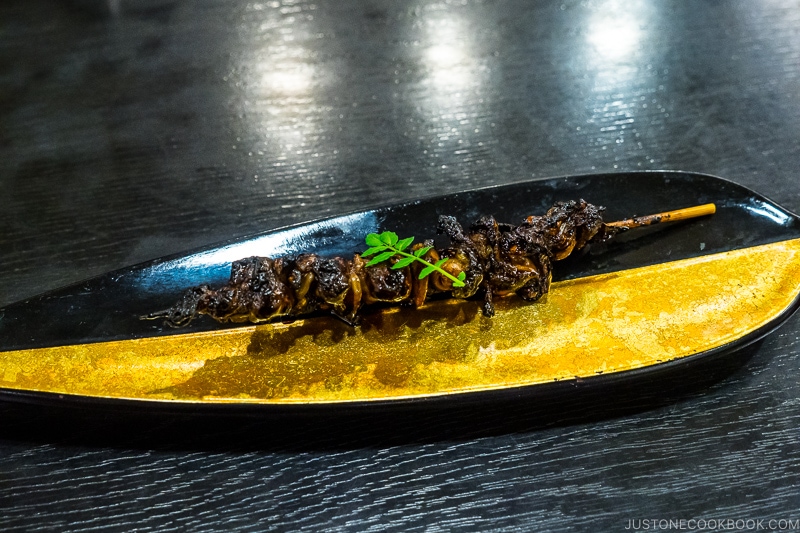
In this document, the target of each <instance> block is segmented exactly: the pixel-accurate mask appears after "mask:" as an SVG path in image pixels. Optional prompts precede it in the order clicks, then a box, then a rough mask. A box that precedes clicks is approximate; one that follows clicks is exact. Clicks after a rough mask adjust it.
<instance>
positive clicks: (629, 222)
mask: <svg viewBox="0 0 800 533" xmlns="http://www.w3.org/2000/svg"><path fill="white" fill-rule="evenodd" d="M716 212H717V206H716V205H715V204H703V205H695V206H692V207H685V208H683V209H673V210H672V211H664V212H663V213H656V214H653V215H645V216H642V217H633V218H626V219H625V220H617V221H616V222H607V223H606V224H605V225H606V226H607V227H611V228H620V229H622V228H625V229H631V228H638V227H641V226H651V225H653V224H658V223H659V222H675V221H678V220H686V219H689V218H697V217H702V216H706V215H713V214H714V213H716Z"/></svg>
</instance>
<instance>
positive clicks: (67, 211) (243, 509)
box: [0, 0, 800, 532]
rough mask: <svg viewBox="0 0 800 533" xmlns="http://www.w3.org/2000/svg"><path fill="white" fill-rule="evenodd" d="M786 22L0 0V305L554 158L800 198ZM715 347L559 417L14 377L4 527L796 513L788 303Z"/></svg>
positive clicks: (490, 182)
mask: <svg viewBox="0 0 800 533" xmlns="http://www.w3.org/2000/svg"><path fill="white" fill-rule="evenodd" d="M799 25H800V5H798V3H797V2H796V1H795V0H771V1H763V2H751V1H748V0H739V1H736V0H732V1H724V2H718V1H712V0H707V1H706V0H681V1H678V0H667V1H663V2H639V1H629V2H620V1H616V0H588V1H581V0H565V1H562V2H530V1H526V0H488V1H484V0H477V1H473V0H464V1H451V0H415V1H411V2H392V1H389V0H341V1H336V2H333V1H325V2H320V1H314V0H277V1H263V2H262V1H258V0H243V1H239V0H229V1H222V0H197V1H192V2H189V1H184V0H107V1H102V0H7V1H4V2H1V3H0V161H2V164H0V308H7V307H9V306H10V305H11V304H12V303H13V302H17V301H20V300H23V299H26V298H30V297H31V296H32V295H36V294H41V293H45V292H47V291H50V290H54V289H57V288H59V287H64V286H69V285H72V284H74V283H78V282H80V281H81V280H85V279H90V278H93V277H95V276H99V275H102V274H104V273H106V272H110V271H115V270H118V269H121V268H125V267H127V266H129V265H134V264H139V263H142V262H146V261H149V260H152V259H153V258H157V257H164V256H170V255H173V254H179V253H181V252H183V251H185V250H192V249H197V248H201V247H205V246H209V245H213V244H214V243H218V242H222V241H226V240H229V239H235V238H240V237H244V236H247V235H253V234H256V233H260V232H264V231H270V230H273V229H276V228H281V227H286V226H288V225H293V224H298V223H303V222H306V221H309V220H318V219H322V218H330V217H335V216H339V215H342V214H347V213H353V212H358V211H363V210H365V209H368V208H371V207H375V206H385V205H395V204H399V203H402V202H404V201H407V200H409V199H415V198H426V197H432V196H437V195H451V194H455V193H458V192H459V191H466V190H473V189H477V188H482V187H487V186H504V185H507V184H512V183H519V182H526V181H529V180H532V179H537V178H543V177H550V176H564V175H583V174H598V173H602V174H605V173H609V172H630V171H637V170H659V169H665V168H666V169H683V170H690V171H693V172H701V173H707V174H712V175H717V176H723V177H725V178H727V179H730V180H732V181H734V182H736V183H740V184H742V185H743V186H745V187H747V188H748V189H751V190H754V191H758V192H759V193H761V194H763V195H765V196H767V197H769V198H770V199H772V200H774V201H775V202H776V203H777V204H779V205H781V206H784V207H785V208H786V209H788V210H789V211H792V212H798V210H800V188H799V187H798V174H797V169H798V160H799V159H798V157H800V144H798V142H797V139H798V135H800V105H798V94H800V62H798V61H797V58H798V57H800V40H799V39H798V34H797V28H798V26H799ZM606 203H607V204H608V206H609V209H616V205H617V203H618V200H616V199H614V201H609V202H606ZM635 207H636V206H635ZM636 211H637V212H644V211H646V210H645V209H636ZM626 214H627V213H626ZM684 230H690V226H689V225H683V227H682V228H680V230H679V229H676V230H674V232H673V231H672V230H669V231H667V232H665V233H666V235H663V236H662V235H658V237H659V238H661V237H665V238H667V239H671V238H672V235H676V236H677V235H679V234H683V232H684ZM748 234H749V233H748ZM152 325H153V324H149V325H148V326H152ZM89 333H91V332H89ZM86 334H87V332H82V333H80V335H86ZM706 362H707V363H708V364H704V365H703V366H701V367H696V368H694V369H693V371H692V372H686V373H681V374H679V376H678V377H679V378H680V379H676V380H658V381H655V382H648V383H647V384H646V385H644V386H642V384H641V383H640V384H638V385H637V386H636V387H634V388H629V387H620V388H619V389H617V390H616V393H617V394H615V395H614V398H615V400H614V401H613V402H612V401H610V400H609V397H608V396H607V395H606V394H605V393H603V394H598V395H596V396H594V397H593V398H590V399H589V400H586V399H583V400H582V401H580V402H578V403H577V404H575V405H574V407H573V408H564V409H562V410H560V411H558V412H553V411H552V410H549V409H548V406H547V405H539V404H537V403H536V402H520V401H516V400H514V399H510V400H509V401H508V402H506V403H501V404H494V405H493V406H492V407H491V408H484V409H479V408H478V407H477V406H470V407H469V408H467V409H465V410H464V412H463V413H461V414H460V415H459V414H458V413H453V411H452V410H450V411H448V412H446V413H442V412H438V411H436V410H433V411H431V412H427V411H425V412H417V413H415V414H414V415H413V416H407V417H406V416H397V417H393V418H391V419H384V418H383V417H376V418H373V419H370V420H366V421H361V422H358V423H357V422H355V421H353V420H342V419H338V420H335V421H330V422H325V421H320V420H317V422H315V423H314V424H309V423H307V422H302V421H300V422H295V421H290V420H286V419H284V420H281V421H280V422H278V423H276V422H275V421H274V420H265V419H263V418H260V417H254V418H249V419H242V418H239V417H236V418H230V417H227V416H225V417H221V418H219V417H217V418H212V419H209V417H208V416H207V415H205V414H202V415H200V414H198V416H196V417H194V416H191V415H189V414H187V413H182V414H181V415H180V416H176V417H170V416H165V415H164V414H163V413H160V414H158V415H149V414H148V413H146V412H145V413H141V412H140V413H137V414H135V415H134V414H129V413H125V412H122V411H120V410H117V409H112V410H108V411H100V412H98V410H97V409H95V408H90V406H85V408H80V409H61V408H54V407H53V406H52V405H50V406H47V407H39V406H22V405H17V404H9V403H2V404H0V529H3V530H7V531H76V532H77V531H81V532H89V531H103V532H106V531H142V532H145V531H231V530H239V531H299V532H318V531H358V532H361V531H370V530H390V531H403V532H414V531H492V532H507V531H619V530H624V529H625V528H626V527H631V526H636V525H639V526H640V527H641V526H642V522H640V521H639V520H644V519H648V520H653V519H676V520H680V519H686V520H691V519H705V520H734V521H735V520H748V519H752V520H756V521H757V520H764V522H763V524H764V526H765V527H768V525H769V520H773V519H774V520H797V519H798V518H800V517H798V516H797V509H798V508H800V495H798V491H797V479H798V477H800V441H798V431H799V430H800V414H798V413H800V411H798V400H797V399H798V397H800V381H798V379H797V371H798V368H800V317H798V316H797V315H795V316H793V317H792V318H790V319H789V320H788V321H787V322H786V323H784V325H783V326H782V327H781V328H780V329H778V330H777V331H775V332H774V333H773V334H772V335H769V336H767V337H766V338H765V339H764V340H763V341H762V342H761V343H759V344H756V345H753V346H750V347H749V348H748V349H747V350H745V351H742V352H739V353H738V355H736V358H733V357H725V358H724V359H722V360H719V359H707V360H706ZM574 397H575V395H565V401H567V402H568V398H574ZM565 407H566V406H565ZM548 411H549V412H548ZM543 412H544V414H545V415H547V416H543V415H542V413H543ZM631 521H634V522H633V523H631ZM637 521H639V522H637ZM726 524H727V522H726ZM784 524H786V523H785V522H784ZM649 525H650V526H651V527H650V530H653V529H654V527H653V524H652V522H651V523H650V524H649ZM718 529H720V528H718Z"/></svg>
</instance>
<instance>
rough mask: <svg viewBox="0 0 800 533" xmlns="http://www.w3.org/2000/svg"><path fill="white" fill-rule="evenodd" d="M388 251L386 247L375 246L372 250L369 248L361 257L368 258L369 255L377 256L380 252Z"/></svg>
mask: <svg viewBox="0 0 800 533" xmlns="http://www.w3.org/2000/svg"><path fill="white" fill-rule="evenodd" d="M385 249H386V246H384V245H383V244H381V245H380V246H373V247H372V248H367V249H366V250H364V251H363V252H361V257H367V256H369V255H374V254H377V253H378V252H382V251H384V250H385Z"/></svg>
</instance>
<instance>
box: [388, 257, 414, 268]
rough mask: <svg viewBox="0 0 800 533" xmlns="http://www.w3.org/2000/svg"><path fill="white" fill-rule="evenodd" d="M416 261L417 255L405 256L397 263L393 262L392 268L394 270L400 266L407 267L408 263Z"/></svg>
mask: <svg viewBox="0 0 800 533" xmlns="http://www.w3.org/2000/svg"><path fill="white" fill-rule="evenodd" d="M414 261H416V257H404V258H402V259H401V260H400V261H398V262H397V263H395V264H393V265H392V268H393V269H394V270H397V269H398V268H405V267H407V266H408V265H410V264H411V263H413V262H414Z"/></svg>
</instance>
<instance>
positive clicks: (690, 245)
mask: <svg viewBox="0 0 800 533" xmlns="http://www.w3.org/2000/svg"><path fill="white" fill-rule="evenodd" d="M579 198H583V199H587V201H590V202H591V203H594V204H596V205H601V206H608V207H607V211H606V213H605V220H607V221H609V222H610V221H613V220H622V219H625V218H630V217H632V216H637V215H645V214H651V213H659V212H663V211H668V210H671V209H680V208H682V207H689V206H694V205H701V204H706V203H714V204H715V205H717V206H718V211H717V213H716V214H714V215H713V216H708V217H703V218H702V219H699V220H691V221H684V222H682V223H672V224H664V225H661V226H654V227H648V228H641V229H637V230H634V231H631V232H629V233H626V234H624V235H620V236H619V237H617V238H616V239H614V240H613V241H611V242H609V243H606V244H602V245H593V246H589V247H587V248H586V249H585V250H583V251H582V252H581V253H578V254H574V255H573V256H571V257H570V259H569V260H567V261H563V262H560V263H556V265H555V272H554V276H553V278H554V280H555V281H557V280H559V279H570V278H576V277H583V276H588V275H593V274H601V273H606V272H613V271H617V270H624V269H629V268H636V267H641V266H645V265H651V264H658V263H664V262H668V261H675V260H679V259H686V258H689V257H695V256H698V255H705V254H713V253H719V252H724V251H728V250H733V249H738V248H746V247H750V246H757V245H759V244H765V243H768V242H774V241H779V240H787V239H791V238H797V237H800V222H798V218H797V217H796V216H795V215H793V214H791V213H789V212H787V211H786V210H785V209H783V208H781V207H780V206H777V205H775V204H774V203H772V202H770V201H768V200H767V199H765V198H764V197H762V196H760V195H759V194H757V193H755V192H753V191H750V190H748V189H746V188H744V187H742V186H739V185H736V184H734V183H731V182H729V181H726V180H723V179H720V178H715V177H712V176H705V175H700V174H693V173H686V172H631V173H617V174H609V175H599V176H576V177H563V178H553V179H545V180H536V181H532V182H527V183H518V184H513V185H504V186H495V187H490V188H486V189H479V190H475V191H466V192H461V193H456V194H452V195H448V196H441V197H434V198H429V199H424V200H417V201H411V202H407V203H404V204H400V205H395V206H389V207H384V208H376V209H371V210H368V211H362V212H357V213H352V214H349V215H343V216H340V217H336V218H332V219H327V220H322V221H318V222H313V223H308V224H301V225H297V226H293V227H291V228H288V229H283V230H277V231H273V232H269V233H266V234H262V235H257V236H253V237H249V238H244V239H237V240H235V241H231V242H226V243H223V244H219V245H214V246H211V247H207V248H204V249H202V250H199V251H195V252H187V253H184V254H179V255H177V256H174V257H169V258H165V259H156V260H154V261H151V262H148V263H145V264H143V265H137V266H132V267H129V268H125V269H122V270H118V271H114V272H111V273H108V274H105V275H102V276H100V277H97V278H94V279H91V280H87V281H84V282H81V283H78V284H76V285H73V286H70V287H66V288H63V289H60V290H56V291H53V292H50V293H48V294H45V295H41V296H38V297H35V298H31V299H27V300H24V301H22V302H19V303H17V304H13V305H10V306H8V307H6V308H3V309H0V350H12V349H26V348H35V347H42V346H54V345H66V344H82V343H86V342H98V341H104V340H116V339H126V338H138V337H143V336H152V335H160V334H176V333H187V332H191V331H201V330H209V329H219V328H225V327H228V328H229V327H236V326H235V325H230V324H219V323H217V322H215V321H213V320H212V319H210V318H208V317H200V318H199V319H198V320H196V321H194V322H193V323H192V324H191V325H190V326H188V327H183V328H171V327H168V326H165V325H164V324H163V323H162V322H163V321H161V320H158V321H151V320H142V319H141V318H140V317H142V316H143V315H147V314H148V313H152V312H154V311H158V310H160V309H164V308H167V307H169V306H171V305H172V304H173V303H175V302H176V301H178V299H179V298H180V297H181V295H182V294H183V292H184V291H185V290H186V289H188V288H190V287H195V286H199V285H202V284H209V285H211V286H212V287H214V286H222V285H224V284H225V283H226V281H227V279H228V277H229V275H230V265H231V262H233V261H235V260H237V259H242V258H244V257H249V256H252V255H259V256H267V257H273V258H275V257H279V256H281V255H285V254H297V253H302V252H308V253H316V254H320V255H323V256H328V257H334V256H343V257H346V258H348V259H349V258H351V257H352V255H353V253H355V252H360V251H362V250H363V249H365V248H366V245H365V244H364V236H365V235H367V234H368V233H371V232H380V231H385V230H391V231H395V232H397V233H398V234H400V235H401V236H409V235H412V236H415V237H417V238H418V239H419V240H424V239H427V238H435V237H436V225H437V220H438V218H439V216H440V215H451V216H455V217H456V218H458V219H459V220H460V221H462V223H463V224H464V225H465V226H467V225H469V224H470V223H471V222H472V221H475V220H477V219H478V218H479V217H480V216H481V215H486V214H492V215H494V216H495V217H496V218H497V219H498V220H500V221H507V222H513V223H515V224H516V223H519V222H520V221H522V220H523V219H524V218H525V217H527V216H528V215H529V214H537V215H540V214H543V213H544V212H546V211H547V209H548V208H549V207H550V206H552V205H553V204H554V203H555V202H558V201H567V200H571V199H579ZM447 242H448V241H447V240H446V239H445V238H443V237H438V244H439V246H446V245H447ZM365 312H370V311H369V310H365Z"/></svg>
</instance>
